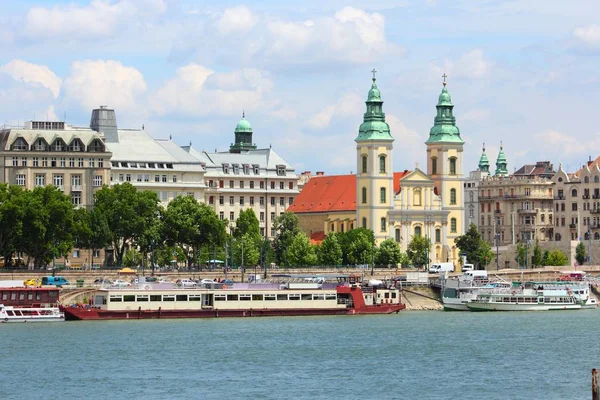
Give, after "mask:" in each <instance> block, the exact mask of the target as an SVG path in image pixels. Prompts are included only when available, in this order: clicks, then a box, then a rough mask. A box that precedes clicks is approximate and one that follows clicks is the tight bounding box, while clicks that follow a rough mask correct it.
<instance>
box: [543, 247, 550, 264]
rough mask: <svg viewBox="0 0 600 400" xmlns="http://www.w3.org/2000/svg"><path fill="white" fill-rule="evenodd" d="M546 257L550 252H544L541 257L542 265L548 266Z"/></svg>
mask: <svg viewBox="0 0 600 400" xmlns="http://www.w3.org/2000/svg"><path fill="white" fill-rule="evenodd" d="M548 255H550V252H549V251H548V250H546V251H544V255H543V256H542V265H544V266H545V265H548Z"/></svg>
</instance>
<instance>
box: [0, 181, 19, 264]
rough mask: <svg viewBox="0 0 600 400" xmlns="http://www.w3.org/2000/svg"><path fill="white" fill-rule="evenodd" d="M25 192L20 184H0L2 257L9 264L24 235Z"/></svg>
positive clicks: (0, 253)
mask: <svg viewBox="0 0 600 400" xmlns="http://www.w3.org/2000/svg"><path fill="white" fill-rule="evenodd" d="M24 213H25V194H24V191H23V189H22V188H21V187H20V186H16V185H11V186H8V185H6V184H0V257H4V260H5V261H6V264H7V265H10V264H12V256H13V254H14V253H15V251H17V246H18V244H19V238H21V237H22V235H23V216H24Z"/></svg>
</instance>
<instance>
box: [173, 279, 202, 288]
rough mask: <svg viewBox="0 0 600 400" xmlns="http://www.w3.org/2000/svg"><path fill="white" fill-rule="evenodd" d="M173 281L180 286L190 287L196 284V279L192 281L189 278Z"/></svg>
mask: <svg viewBox="0 0 600 400" xmlns="http://www.w3.org/2000/svg"><path fill="white" fill-rule="evenodd" d="M175 283H176V284H177V286H181V287H182V288H191V287H196V286H198V284H197V283H196V281H193V280H191V279H180V280H178V281H177V282H175Z"/></svg>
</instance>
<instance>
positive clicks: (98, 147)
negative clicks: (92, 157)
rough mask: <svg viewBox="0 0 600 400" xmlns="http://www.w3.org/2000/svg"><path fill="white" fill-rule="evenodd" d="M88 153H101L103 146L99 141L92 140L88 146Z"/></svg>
mask: <svg viewBox="0 0 600 400" xmlns="http://www.w3.org/2000/svg"><path fill="white" fill-rule="evenodd" d="M88 151H89V152H92V153H102V152H103V151H104V144H103V143H102V141H101V140H100V139H94V140H93V141H92V143H90V145H89V146H88Z"/></svg>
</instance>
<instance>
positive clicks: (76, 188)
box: [71, 185, 82, 192]
mask: <svg viewBox="0 0 600 400" xmlns="http://www.w3.org/2000/svg"><path fill="white" fill-rule="evenodd" d="M81 191H82V188H81V185H71V192H81Z"/></svg>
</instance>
